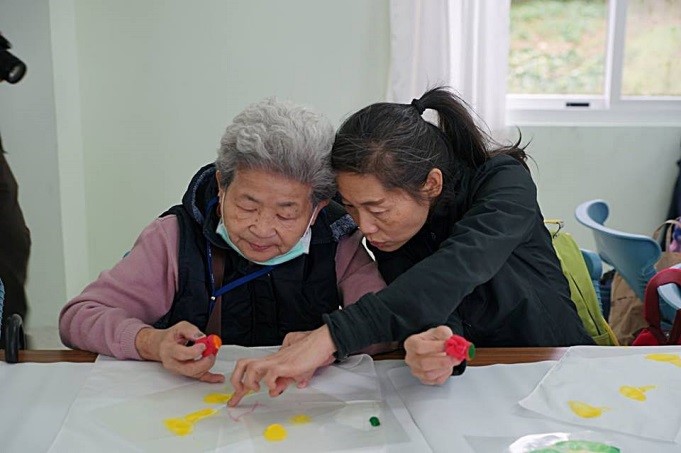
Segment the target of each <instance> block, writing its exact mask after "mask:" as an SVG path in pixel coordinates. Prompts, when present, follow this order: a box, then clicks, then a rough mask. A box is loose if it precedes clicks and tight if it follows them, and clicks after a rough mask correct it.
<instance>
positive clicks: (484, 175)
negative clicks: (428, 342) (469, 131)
mask: <svg viewBox="0 0 681 453" xmlns="http://www.w3.org/2000/svg"><path fill="white" fill-rule="evenodd" d="M372 251H373V252H374V253H375V256H376V260H377V261H378V265H379V269H380V271H381V273H382V275H383V277H384V279H385V280H386V283H388V287H387V288H385V289H384V290H382V291H380V292H378V293H376V294H367V295H365V296H364V297H362V298H361V299H360V300H359V301H358V302H357V303H355V304H353V305H352V306H350V307H346V308H345V309H344V310H342V311H337V312H334V313H332V314H329V315H325V317H324V318H325V322H326V324H327V325H328V326H329V328H330V331H331V335H332V337H333V339H334V342H335V343H336V346H337V348H338V353H337V354H338V356H339V357H342V356H344V355H346V354H347V352H348V351H354V350H358V349H361V348H363V347H365V346H367V345H370V344H373V343H378V342H384V341H403V340H405V339H406V338H407V337H408V336H409V335H412V334H414V333H418V332H422V331H423V330H426V329H428V328H430V327H434V326H437V325H441V324H447V325H449V326H450V327H452V329H453V330H454V332H455V333H459V334H463V335H465V336H466V337H467V338H468V339H470V340H471V341H473V342H474V343H475V344H476V345H477V346H568V345H575V344H593V340H592V339H591V337H589V335H588V334H587V333H586V331H585V330H584V327H583V325H582V322H581V320H580V318H579V316H578V314H577V310H576V308H575V306H574V304H573V302H572V301H571V299H570V290H569V286H568V283H567V280H566V279H565V277H564V275H563V273H562V271H561V267H560V263H559V261H558V258H557V257H556V254H555V252H554V249H553V246H552V244H551V237H550V234H549V232H548V230H547V229H546V228H545V227H544V219H543V217H542V214H541V212H540V210H539V205H538V204H537V193H536V187H535V185H534V182H533V181H532V178H531V176H530V173H529V172H528V171H527V170H526V169H525V168H524V167H523V166H522V165H521V164H520V163H519V162H518V161H516V160H515V159H513V158H512V157H509V156H498V157H494V158H491V159H489V160H488V161H487V162H486V163H485V164H484V165H482V166H481V167H480V168H478V169H476V170H468V171H464V172H463V177H462V180H461V182H460V185H459V187H458V188H457V190H456V195H455V196H454V198H453V199H451V200H450V201H449V202H442V203H440V204H439V205H436V206H435V207H434V208H433V209H432V210H431V213H430V217H429V219H428V221H427V222H426V224H425V225H424V227H423V228H422V229H421V231H419V232H418V233H417V234H416V235H415V236H414V237H413V238H412V239H410V240H409V242H407V243H406V244H405V245H403V246H402V247H401V248H400V249H399V250H396V251H394V252H389V253H385V252H381V251H379V250H372Z"/></svg>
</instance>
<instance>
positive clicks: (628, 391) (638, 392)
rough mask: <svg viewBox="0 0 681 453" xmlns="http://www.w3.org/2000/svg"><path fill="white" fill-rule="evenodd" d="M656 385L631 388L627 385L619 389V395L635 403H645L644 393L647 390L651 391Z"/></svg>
mask: <svg viewBox="0 0 681 453" xmlns="http://www.w3.org/2000/svg"><path fill="white" fill-rule="evenodd" d="M655 387H657V386H656V385H644V386H643V387H631V386H629V385H623V386H622V387H620V394H622V396H626V397H627V398H631V399H632V400H636V401H645V400H646V392H647V391H648V390H652V389H654V388H655Z"/></svg>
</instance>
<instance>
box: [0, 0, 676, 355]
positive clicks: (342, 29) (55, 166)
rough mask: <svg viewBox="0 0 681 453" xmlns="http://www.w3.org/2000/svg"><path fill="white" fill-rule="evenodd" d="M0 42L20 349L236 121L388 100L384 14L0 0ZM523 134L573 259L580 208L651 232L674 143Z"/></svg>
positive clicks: (650, 137) (637, 136)
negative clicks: (276, 103) (23, 274)
mask: <svg viewBox="0 0 681 453" xmlns="http://www.w3.org/2000/svg"><path fill="white" fill-rule="evenodd" d="M0 30H2V31H3V32H4V33H5V34H6V35H7V36H8V37H9V38H10V39H11V40H12V41H13V42H14V44H15V46H16V49H15V50H16V53H17V54H18V55H20V56H21V57H22V58H23V59H24V60H25V61H26V62H27V63H28V65H29V72H28V75H27V77H26V79H25V80H24V81H22V82H21V84H19V85H16V86H7V85H5V84H3V85H1V86H0V127H1V128H2V132H3V138H4V140H5V144H6V147H7V148H8V150H9V151H10V152H11V155H10V163H11V165H12V166H13V169H14V171H15V173H16V176H17V179H18V180H19V182H20V185H21V187H20V202H21V203H22V206H23V208H24V212H25V214H26V218H27V221H28V223H29V227H30V228H31V230H32V232H33V240H34V247H33V251H32V257H31V263H30V269H29V272H30V282H29V285H28V294H29V299H30V304H31V307H32V310H33V311H32V313H31V316H30V320H29V321H30V326H29V327H30V329H29V330H30V331H32V333H33V334H34V336H36V335H35V334H37V333H40V332H45V331H50V329H51V331H56V330H55V326H56V316H57V313H58V311H59V309H60V308H61V306H62V305H63V304H64V303H65V301H66V300H67V298H69V297H71V296H73V295H75V294H76V293H77V292H78V291H80V289H81V288H82V286H83V285H84V284H85V283H86V282H88V281H90V280H91V279H94V278H95V277H96V276H97V274H98V273H99V272H100V271H101V270H103V269H105V268H108V267H110V266H111V265H112V264H113V263H115V262H116V261H117V260H118V259H120V257H121V255H122V254H123V253H124V252H125V251H126V250H128V249H129V248H130V246H131V245H132V243H133V241H134V240H135V238H136V236H137V234H138V233H139V231H140V230H141V229H142V228H143V226H144V225H146V224H147V223H148V222H150V221H151V220H152V219H153V218H154V217H155V216H157V215H158V214H159V213H160V212H162V211H163V210H165V209H166V208H167V207H169V206H170V205H171V204H174V203H176V202H178V201H179V198H180V196H181V195H182V193H183V191H184V188H185V186H186V184H187V182H188V179H189V178H190V177H191V175H192V174H193V173H194V171H195V170H196V169H197V168H198V167H199V166H200V165H202V164H204V163H206V162H208V161H211V160H213V158H214V156H215V149H216V148H217V144H218V140H219V137H220V135H221V133H222V131H223V129H224V127H225V126H226V124H227V123H228V122H229V121H230V120H231V118H232V117H233V116H234V115H235V114H236V113H238V112H239V111H240V110H241V109H242V108H243V107H244V106H246V105H247V104H248V103H250V102H253V101H256V100H259V99H261V98H263V97H265V96H268V95H277V96H278V97H280V98H286V99H291V100H294V101H297V102H301V103H306V104H308V105H311V106H313V107H315V108H317V109H318V110H320V111H322V112H325V113H326V114H327V115H328V116H329V117H330V118H331V120H332V121H333V122H334V123H336V124H339V122H340V120H341V119H342V118H343V117H344V116H345V115H347V114H348V113H351V112H353V111H355V110H357V109H358V108H360V107H362V106H364V105H366V104H369V103H371V102H374V101H378V100H381V99H382V98H383V96H384V94H385V92H386V85H387V75H388V66H389V62H388V56H389V25H388V2H387V0H381V1H375V0H372V1H368V0H345V1H336V0H288V1H276V0H232V1H226V0H225V1H218V0H204V1H201V2H187V1H181V0H164V1H160V0H154V1H152V0H146V1H142V2H141V1H136V0H116V1H114V0H109V1H104V0H50V1H49V2H48V0H0ZM522 131H523V134H524V136H525V137H526V138H532V139H533V140H532V143H531V144H530V146H529V148H528V151H529V153H530V154H531V155H532V156H533V157H534V158H535V160H536V161H537V164H538V171H535V177H536V180H537V183H538V187H539V193H540V203H541V205H542V208H543V210H544V214H545V215H546V217H561V218H563V219H565V220H566V222H567V228H568V229H569V231H570V232H572V233H573V234H574V235H575V237H576V238H577V240H578V242H579V243H580V245H583V246H592V245H591V244H592V242H591V237H590V233H589V232H588V231H587V230H586V229H585V228H583V227H581V226H579V225H578V224H577V223H576V221H574V220H573V211H574V207H575V206H576V205H577V204H578V203H579V202H581V201H584V200H587V199H590V198H596V197H602V198H605V199H607V200H608V201H609V202H610V204H611V207H612V219H611V222H612V225H613V226H615V227H619V228H622V229H625V230H628V231H637V232H642V233H647V232H649V231H650V230H651V229H652V228H653V227H654V226H655V225H656V224H657V223H658V222H659V221H660V220H661V219H663V218H664V214H665V213H666V209H667V205H668V202H669V199H670V194H671V188H672V184H673V178H674V177H675V174H676V166H675V165H674V162H675V161H676V160H677V159H678V158H679V157H680V156H679V154H680V153H679V147H678V142H679V139H680V136H681V132H680V130H679V128H650V127H646V128H644V127H628V128H617V127H612V128H608V127H585V128H584V127H582V128H575V127H522ZM38 163H40V165H37V164H38ZM62 218H63V220H62ZM36 346H38V347H54V346H56V345H55V344H53V343H40V342H37V344H36Z"/></svg>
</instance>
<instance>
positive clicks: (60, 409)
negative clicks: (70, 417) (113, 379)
mask: <svg viewBox="0 0 681 453" xmlns="http://www.w3.org/2000/svg"><path fill="white" fill-rule="evenodd" d="M92 368H93V364H91V363H15V364H7V363H4V362H0V414H1V415H0V450H1V451H7V452H14V451H21V452H34V451H35V452H43V451H47V449H48V448H49V446H50V444H51V443H52V441H53V440H54V438H55V436H56V435H57V433H58V432H59V429H60V428H61V424H62V422H63V420H64V418H65V417H66V414H67V412H68V410H69V407H70V406H71V403H72V402H73V400H74V399H75V397H76V394H77V393H78V391H79V390H80V387H81V385H82V384H83V382H85V380H86V378H87V376H88V374H89V373H90V370H91V369H92Z"/></svg>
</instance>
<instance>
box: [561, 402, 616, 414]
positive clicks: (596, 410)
mask: <svg viewBox="0 0 681 453" xmlns="http://www.w3.org/2000/svg"><path fill="white" fill-rule="evenodd" d="M568 405H569V406H570V409H572V412H574V413H575V414H576V415H577V416H579V417H582V418H596V417H600V416H601V415H603V412H606V411H608V410H610V408H609V407H598V406H592V405H590V404H587V403H583V402H581V401H575V400H570V401H568Z"/></svg>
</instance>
